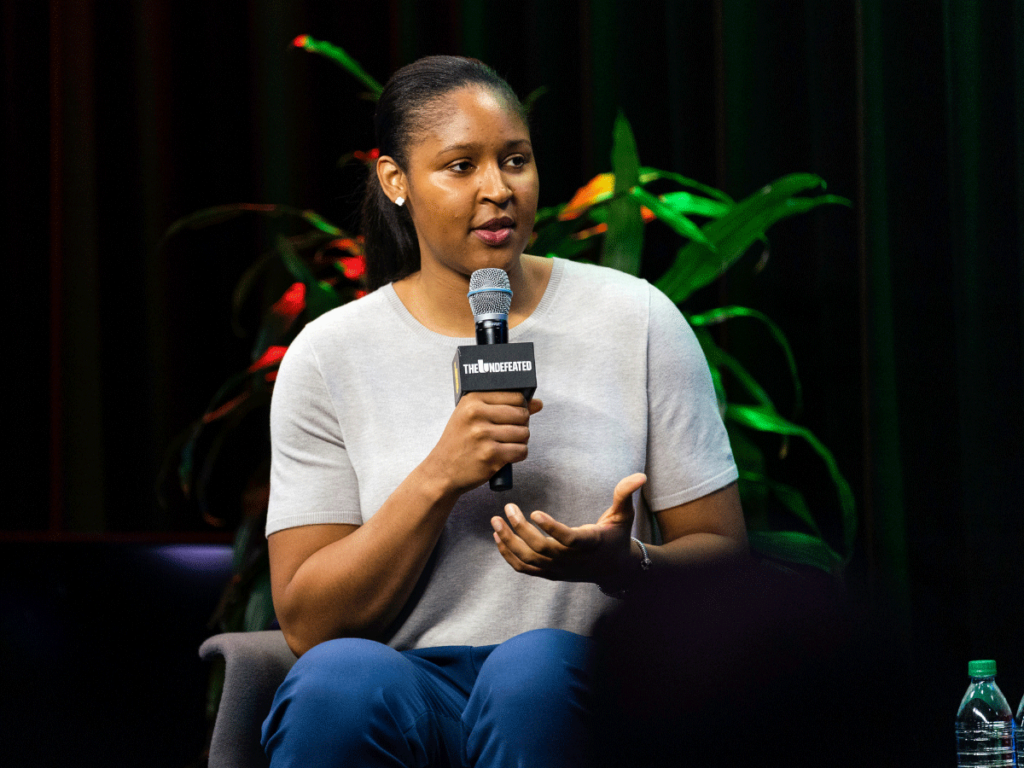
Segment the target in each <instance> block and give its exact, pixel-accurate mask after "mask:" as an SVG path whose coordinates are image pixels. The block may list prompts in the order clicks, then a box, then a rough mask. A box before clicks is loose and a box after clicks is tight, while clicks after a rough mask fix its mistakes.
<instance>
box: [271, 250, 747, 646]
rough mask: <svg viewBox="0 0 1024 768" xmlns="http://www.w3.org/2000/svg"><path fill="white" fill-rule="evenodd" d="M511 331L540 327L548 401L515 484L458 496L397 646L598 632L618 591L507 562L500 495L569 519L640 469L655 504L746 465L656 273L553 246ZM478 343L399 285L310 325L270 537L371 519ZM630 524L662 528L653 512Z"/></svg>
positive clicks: (450, 402)
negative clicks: (566, 254) (420, 306)
mask: <svg viewBox="0 0 1024 768" xmlns="http://www.w3.org/2000/svg"><path fill="white" fill-rule="evenodd" d="M509 341H510V342H522V341H532V342H533V344H534V352H535V356H536V371H537V392H536V397H538V398H540V399H541V400H543V402H544V408H543V410H542V411H540V412H539V413H538V414H536V415H534V416H533V417H532V418H531V420H530V443H529V457H528V458H527V459H526V461H523V462H520V463H517V464H515V465H513V467H514V469H513V473H514V488H513V489H512V490H511V491H507V492H504V493H500V494H499V493H494V492H492V491H491V490H490V489H489V488H488V486H487V485H486V484H484V485H483V486H482V487H480V488H477V489H475V490H473V491H471V492H469V493H467V494H465V495H463V496H462V497H461V498H460V499H459V501H458V502H457V503H456V505H455V507H454V509H453V510H452V512H451V515H450V516H449V519H448V522H447V524H446V526H445V530H444V532H443V533H442V535H441V538H440V540H439V542H438V544H437V547H436V549H435V551H434V554H433V556H432V557H431V560H430V562H429V564H428V565H427V568H426V570H425V572H424V574H423V576H422V577H421V579H420V581H419V583H418V584H417V587H416V589H415V590H414V592H413V596H412V597H411V598H410V600H409V603H408V604H407V605H406V606H405V608H404V609H403V611H402V613H401V615H400V616H399V618H398V619H397V620H396V621H395V622H394V624H393V626H392V627H391V629H390V630H389V632H388V636H387V637H386V638H385V641H386V642H387V643H388V644H389V645H391V646H393V647H395V648H398V649H400V650H404V649H407V648H422V647H431V646H443V645H489V644H492V643H500V642H503V641H504V640H507V639H508V638H510V637H513V636H514V635H517V634H519V633H521V632H525V631H527V630H530V629H536V628H541V627H554V628H561V629H567V630H570V631H573V632H578V633H581V634H588V633H589V632H590V630H591V628H592V626H593V623H594V621H595V620H596V619H597V617H598V615H600V613H601V612H602V611H603V610H605V609H606V608H607V607H608V606H609V605H610V604H611V600H610V599H609V598H606V597H605V596H604V595H602V594H601V593H600V592H599V590H598V589H597V587H596V586H594V585H593V584H585V583H584V584H580V583H568V582H553V581H547V580H545V579H539V578H536V577H531V576H527V575H523V574H519V573H517V572H515V571H514V570H512V568H511V567H509V565H508V564H507V563H506V562H505V561H504V559H503V558H502V557H501V555H500V554H499V553H498V550H497V548H496V546H495V544H494V540H493V538H492V532H493V531H492V528H491V525H490V518H491V517H492V516H494V515H501V514H502V508H503V506H504V505H505V504H506V503H508V502H515V503H516V504H518V505H519V507H520V508H521V509H522V510H523V511H524V512H525V513H526V514H529V513H530V512H532V511H533V510H537V509H540V510H544V511H545V512H547V513H548V514H550V515H551V516H552V517H554V518H555V519H557V520H560V521H561V522H563V523H565V524H567V525H573V526H575V525H582V524H584V523H592V522H594V521H596V520H597V518H598V517H599V516H600V514H601V513H602V512H603V511H604V510H605V509H606V508H607V507H608V505H609V504H610V502H611V498H612V489H613V488H614V487H615V484H616V483H617V482H618V481H619V480H620V479H622V478H623V477H626V476H627V475H629V474H632V473H633V472H646V473H647V476H648V482H647V484H646V486H645V487H644V488H643V491H642V493H643V496H644V499H643V501H644V502H645V504H644V505H643V506H645V507H646V508H647V509H649V510H654V511H660V510H663V509H668V508H669V507H674V506H676V505H678V504H682V503H684V502H687V501H692V500H693V499H697V498H700V497H701V496H704V495H706V494H708V493H711V492H712V491H715V490H718V489H719V488H722V487H724V486H726V485H728V484H729V483H731V482H733V481H734V480H735V479H736V478H737V470H736V465H735V463H734V461H733V457H732V452H731V450H730V447H729V440H728V437H727V435H726V431H725V427H724V425H723V424H722V419H721V416H720V414H719V412H718V406H717V402H716V399H715V394H714V389H713V387H712V383H711V376H710V373H709V371H708V366H707V362H706V361H705V359H704V355H703V352H702V351H701V349H700V346H699V344H698V342H697V340H696V338H695V337H694V335H693V331H692V330H691V329H690V327H689V325H687V323H686V321H685V319H684V318H683V317H682V315H681V314H680V313H679V310H678V309H677V308H676V307H675V306H674V305H673V304H672V303H671V301H669V299H668V298H667V297H666V296H665V295H664V294H662V293H661V292H660V291H658V290H657V289H656V288H654V287H652V286H651V285H650V284H649V283H647V282H646V281H644V280H639V279H637V278H634V277H631V276H629V275H626V274H624V273H622V272H618V271H616V270H612V269H606V268H603V267H595V266H591V265H586V264H581V263H577V262H571V261H565V260H562V259H557V258H556V259H555V260H554V264H553V269H552V274H551V279H550V281H549V282H548V286H547V290H546V291H545V293H544V297H543V298H542V300H541V302H540V304H539V305H538V306H537V309H536V310H535V311H534V312H533V314H532V315H531V316H530V317H529V318H528V319H526V320H525V321H524V322H522V323H520V324H519V325H517V326H516V327H515V328H512V329H510V330H509ZM474 343H475V339H471V338H470V339H464V338H452V337H448V336H442V335H440V334H437V333H434V332H433V331H430V330H428V329H427V328H425V327H423V326H422V325H421V324H420V323H419V322H418V321H417V320H416V319H415V318H414V317H413V316H412V315H411V314H410V313H409V312H408V310H407V309H406V308H405V306H404V305H403V304H402V302H401V300H400V299H399V298H398V296H397V294H396V293H395V291H394V288H393V287H392V286H391V285H387V286H384V287H383V288H381V289H379V290H377V291H375V292H374V293H372V294H370V295H369V296H366V297H364V298H362V299H359V300H358V301H355V302H352V303H349V304H346V305H344V306H342V307H339V308H338V309H335V310H332V311H331V312H328V313H326V314H325V315H322V316H321V317H319V318H317V319H316V320H314V321H313V322H311V323H309V324H308V325H307V326H306V327H305V328H304V329H303V330H302V332H301V333H300V334H299V336H298V338H296V340H295V342H294V343H293V344H292V345H291V346H290V347H289V349H288V352H287V354H286V355H285V358H284V360H283V361H282V364H281V369H280V372H279V374H278V378H277V383H276V385H275V388H274V397H273V402H272V405H271V439H272V444H273V460H272V469H271V485H270V508H269V513H268V518H267V534H268V535H270V534H272V533H274V532H276V531H279V530H282V529H284V528H290V527H294V526H300V525H312V524H319V523H348V524H355V525H359V524H361V523H363V522H365V521H366V520H368V519H369V518H370V517H371V516H372V515H373V514H374V512H375V511H376V510H377V509H379V508H380V506H381V505H382V504H383V502H384V501H385V500H386V499H387V498H388V496H389V495H390V494H391V493H392V491H393V490H394V489H395V488H396V487H397V486H398V485H399V483H401V482H402V480H404V479H405V478H406V477H407V476H408V475H409V473H410V472H411V471H412V470H413V469H414V468H415V467H416V466H417V465H418V464H419V463H420V462H421V461H422V460H423V459H424V458H425V457H426V456H427V454H428V453H429V452H430V451H431V449H433V447H434V446H435V445H436V444H437V440H438V439H439V438H440V436H441V433H442V432H443V430H444V427H445V425H446V424H447V422H448V419H449V417H450V416H451V413H452V410H453V409H454V395H453V383H452V358H453V357H454V354H455V348H456V347H458V346H464V345H469V344H474ZM641 509H642V507H641ZM635 531H636V534H637V535H638V537H639V538H641V539H644V540H647V541H650V540H651V538H650V537H651V534H650V531H651V526H650V521H649V516H648V515H647V514H645V513H643V512H641V513H639V514H638V515H637V524H636V526H635Z"/></svg>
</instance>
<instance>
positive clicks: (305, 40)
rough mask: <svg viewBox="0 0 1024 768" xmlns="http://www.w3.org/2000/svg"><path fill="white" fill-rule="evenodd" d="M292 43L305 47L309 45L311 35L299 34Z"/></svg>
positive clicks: (297, 46)
mask: <svg viewBox="0 0 1024 768" xmlns="http://www.w3.org/2000/svg"><path fill="white" fill-rule="evenodd" d="M292 45H294V46H295V47H296V48H305V47H306V46H307V45H309V35H299V36H298V37H296V38H295V39H294V40H292Z"/></svg>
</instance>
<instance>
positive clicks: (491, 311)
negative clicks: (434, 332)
mask: <svg viewBox="0 0 1024 768" xmlns="http://www.w3.org/2000/svg"><path fill="white" fill-rule="evenodd" d="M466 296H467V297H468V298H469V308H470V309H471V310H473V320H474V321H475V322H476V343H477V344H508V311H509V309H511V308H512V287H511V286H510V285H509V282H508V273H507V272H505V270H503V269H493V268H488V269H478V270H476V271H475V272H474V273H473V274H472V275H470V277H469V293H467V294H466ZM490 486H491V490H492V491H508V490H511V489H512V465H511V464H506V465H505V466H504V467H502V468H501V469H499V470H498V471H497V472H496V473H495V474H494V477H492V478H491V481H490Z"/></svg>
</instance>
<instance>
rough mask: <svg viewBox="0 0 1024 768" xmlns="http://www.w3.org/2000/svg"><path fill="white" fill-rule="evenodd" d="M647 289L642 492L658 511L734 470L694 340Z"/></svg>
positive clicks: (721, 481) (711, 487)
mask: <svg viewBox="0 0 1024 768" xmlns="http://www.w3.org/2000/svg"><path fill="white" fill-rule="evenodd" d="M650 291H651V299H650V316H649V323H648V335H647V398H648V409H647V412H648V433H647V434H648V438H647V474H648V483H647V487H646V488H645V496H646V498H647V503H648V506H649V507H650V508H651V510H652V511H655V512H659V511H661V510H664V509H669V508H670V507H674V506H677V505H679V504H685V503H686V502H688V501H693V500H694V499H699V498H700V497H702V496H706V495H707V494H709V493H711V492H712V491H716V490H718V489H720V488H723V487H724V486H726V485H728V484H729V483H731V482H733V481H735V480H736V478H737V477H738V472H737V470H736V463H735V461H734V460H733V455H732V449H731V447H730V445H729V436H728V434H727V433H726V430H725V425H724V424H723V422H722V417H721V414H720V413H719V411H718V401H717V398H716V397H715V390H714V385H713V383H712V381H711V372H710V370H709V369H708V364H707V360H706V359H705V357H704V352H703V350H702V349H701V347H700V343H699V342H698V341H697V337H696V336H695V335H694V333H693V329H691V328H690V326H689V324H688V323H687V322H686V318H684V317H683V315H682V313H681V312H680V311H679V309H678V308H677V307H676V306H675V305H674V304H673V303H672V302H671V300H670V299H669V298H668V297H667V296H665V294H664V293H662V292H661V291H659V290H658V289H657V288H654V287H651V289H650Z"/></svg>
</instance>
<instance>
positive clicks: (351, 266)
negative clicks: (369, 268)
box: [338, 256, 366, 280]
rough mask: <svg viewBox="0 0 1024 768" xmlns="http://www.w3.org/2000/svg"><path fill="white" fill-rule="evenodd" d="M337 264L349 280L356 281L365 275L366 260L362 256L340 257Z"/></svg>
mask: <svg viewBox="0 0 1024 768" xmlns="http://www.w3.org/2000/svg"><path fill="white" fill-rule="evenodd" d="M338 264H339V265H340V266H341V270H342V272H343V273H344V275H345V277H347V278H348V279H349V280H358V279H359V278H360V277H362V276H363V275H364V274H366V259H364V258H363V257H362V256H342V257H341V258H340V259H338Z"/></svg>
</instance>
